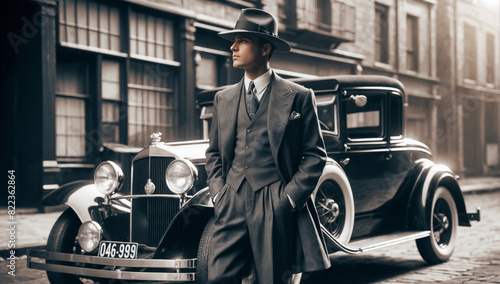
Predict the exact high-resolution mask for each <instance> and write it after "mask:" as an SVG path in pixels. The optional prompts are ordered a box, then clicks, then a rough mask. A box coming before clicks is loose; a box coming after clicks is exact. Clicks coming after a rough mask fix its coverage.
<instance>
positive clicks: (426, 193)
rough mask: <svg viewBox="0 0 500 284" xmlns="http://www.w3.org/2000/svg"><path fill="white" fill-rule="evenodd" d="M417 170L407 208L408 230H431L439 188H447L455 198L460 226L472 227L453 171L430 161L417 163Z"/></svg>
mask: <svg viewBox="0 0 500 284" xmlns="http://www.w3.org/2000/svg"><path fill="white" fill-rule="evenodd" d="M416 168H417V169H418V171H419V174H418V177H417V180H416V183H415V185H414V187H413V189H412V192H411V195H410V198H409V203H408V206H407V208H408V209H407V225H408V228H409V229H411V230H429V229H430V224H429V220H430V216H431V214H432V212H431V208H432V200H433V197H434V193H435V191H436V189H437V188H438V187H439V186H444V187H446V188H447V189H448V190H449V191H450V193H451V195H452V196H453V199H454V200H455V203H456V206H457V211H458V214H459V225H460V226H470V222H469V219H468V218H467V214H466V213H467V210H466V206H465V200H464V197H463V195H462V192H461V190H460V186H459V184H458V182H457V179H456V178H455V175H454V174H453V173H452V171H451V169H450V168H448V167H447V166H445V165H442V164H435V163H434V162H432V161H430V160H428V159H421V160H419V161H417V166H416Z"/></svg>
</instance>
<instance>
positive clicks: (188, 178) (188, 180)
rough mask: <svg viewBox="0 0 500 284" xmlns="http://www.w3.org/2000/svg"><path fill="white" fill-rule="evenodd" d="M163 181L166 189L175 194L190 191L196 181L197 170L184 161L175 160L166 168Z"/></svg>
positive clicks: (191, 164)
mask: <svg viewBox="0 0 500 284" xmlns="http://www.w3.org/2000/svg"><path fill="white" fill-rule="evenodd" d="M165 179H166V181H167V186H168V188H169V189H170V190H171V191H172V192H174V193H177V194H183V193H184V192H186V191H188V190H190V189H191V188H192V187H193V186H194V184H195V183H196V180H197V179H198V170H197V169H196V167H195V166H194V165H193V163H191V162H190V161H188V160H186V159H176V160H174V161H173V162H172V163H171V164H170V165H169V166H168V168H167V171H166V172H165Z"/></svg>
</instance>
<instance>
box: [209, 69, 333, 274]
mask: <svg viewBox="0 0 500 284" xmlns="http://www.w3.org/2000/svg"><path fill="white" fill-rule="evenodd" d="M243 81H244V80H241V81H240V82H239V83H238V84H236V85H233V86H230V87H228V88H226V89H224V90H222V91H220V92H218V93H217V94H216V95H215V98H214V112H213V119H212V129H211V133H210V143H209V147H208V149H207V152H206V156H207V163H206V169H207V173H208V185H209V191H210V194H211V195H212V196H215V194H217V193H218V192H219V191H220V190H221V189H222V188H223V186H224V185H225V183H226V176H227V174H228V171H229V169H230V168H231V165H232V160H233V158H234V148H235V139H236V121H237V113H238V105H239V102H240V98H241V90H242V88H243ZM270 84H271V85H270V87H271V92H270V94H269V95H270V98H269V110H268V117H267V128H268V136H269V141H270V147H271V152H272V156H273V160H274V163H275V164H276V165H277V167H278V171H279V175H280V178H281V181H282V183H283V184H284V185H285V188H284V190H285V192H286V194H288V195H289V196H290V197H291V198H292V200H293V202H294V203H295V205H296V208H297V209H298V212H297V214H296V216H297V232H296V233H297V235H296V236H295V239H296V240H297V242H296V246H295V248H294V249H295V252H294V255H295V259H294V266H293V268H294V270H295V271H293V272H305V271H314V270H322V269H326V268H328V267H329V266H330V261H329V258H328V253H327V250H326V246H325V243H324V239H323V236H322V234H321V229H320V224H319V218H318V215H317V212H316V209H315V207H314V204H313V202H312V200H311V198H310V196H311V194H312V192H313V190H314V188H315V186H316V184H317V182H318V180H319V177H320V176H321V173H322V171H323V167H324V166H325V163H326V152H325V147H324V142H323V138H322V135H321V131H320V126H319V121H318V116H317V110H316V103H315V98H314V93H313V91H312V90H310V89H306V88H304V87H303V86H300V85H298V84H296V83H293V82H291V81H288V80H285V79H282V78H281V77H279V76H278V75H276V74H274V73H273V79H272V80H271V83H270Z"/></svg>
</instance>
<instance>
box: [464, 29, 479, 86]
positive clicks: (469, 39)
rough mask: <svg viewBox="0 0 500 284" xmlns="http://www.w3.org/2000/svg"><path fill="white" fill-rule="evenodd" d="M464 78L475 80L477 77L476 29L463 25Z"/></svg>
mask: <svg viewBox="0 0 500 284" xmlns="http://www.w3.org/2000/svg"><path fill="white" fill-rule="evenodd" d="M464 44H465V46H464V53H465V54H464V55H465V62H464V78H465V79H471V80H476V77H477V67H476V65H477V45H476V28H475V27H473V26H471V25H468V24H465V25H464Z"/></svg>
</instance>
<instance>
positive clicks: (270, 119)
mask: <svg viewBox="0 0 500 284" xmlns="http://www.w3.org/2000/svg"><path fill="white" fill-rule="evenodd" d="M273 75H274V78H273V80H272V82H271V84H272V86H271V94H270V95H271V97H270V98H269V108H268V113H267V127H268V134H269V142H270V145H271V152H272V153H273V159H274V162H275V163H276V165H279V164H278V150H279V147H280V145H281V141H282V139H283V134H284V133H285V129H286V126H287V124H288V118H289V116H290V112H291V109H292V105H293V101H294V98H295V95H296V94H297V92H296V91H292V90H291V89H290V87H289V86H288V84H287V83H286V81H285V80H283V79H282V78H281V77H280V76H278V75H277V74H275V73H274V72H273Z"/></svg>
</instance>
